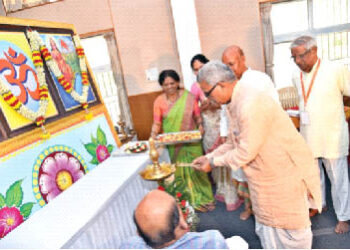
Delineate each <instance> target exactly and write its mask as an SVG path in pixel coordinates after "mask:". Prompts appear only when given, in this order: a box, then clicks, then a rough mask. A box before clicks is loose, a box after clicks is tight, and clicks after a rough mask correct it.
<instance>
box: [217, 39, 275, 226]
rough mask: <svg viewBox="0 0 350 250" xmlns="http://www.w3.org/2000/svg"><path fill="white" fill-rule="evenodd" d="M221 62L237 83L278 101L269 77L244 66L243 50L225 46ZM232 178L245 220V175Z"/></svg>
mask: <svg viewBox="0 0 350 250" xmlns="http://www.w3.org/2000/svg"><path fill="white" fill-rule="evenodd" d="M222 62H223V63H224V64H226V65H227V66H228V67H229V68H230V69H231V70H232V71H233V72H234V73H235V75H236V77H237V78H238V80H239V81H238V83H237V84H245V85H252V87H253V88H254V89H257V90H259V91H264V92H267V93H268V94H269V95H270V96H272V98H273V99H274V100H276V101H277V102H279V98H278V92H277V90H276V89H275V87H274V84H273V82H272V80H271V78H270V77H269V76H268V75H267V74H265V73H263V72H260V71H256V70H252V69H250V68H248V67H247V66H246V62H245V56H244V52H243V50H242V49H241V48H240V47H239V46H237V45H232V46H229V47H227V48H226V49H225V50H224V52H223V54H222ZM232 178H233V179H234V180H236V181H238V187H237V189H238V194H239V195H240V196H241V197H243V198H244V203H245V211H243V212H242V213H241V215H240V218H241V219H242V220H246V219H248V218H249V217H250V215H251V214H252V209H251V201H250V198H249V189H248V184H247V182H246V177H245V176H244V173H243V171H242V170H240V169H239V170H237V171H235V172H233V171H232Z"/></svg>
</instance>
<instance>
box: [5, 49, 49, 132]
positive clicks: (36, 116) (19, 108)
mask: <svg viewBox="0 0 350 250" xmlns="http://www.w3.org/2000/svg"><path fill="white" fill-rule="evenodd" d="M30 48H31V50H32V60H33V63H34V67H35V70H36V74H37V77H38V81H39V96H40V100H39V109H38V111H36V112H33V111H32V110H30V109H29V108H27V107H26V106H25V105H23V104H22V103H21V102H20V101H19V100H18V98H17V97H16V96H15V95H13V94H12V92H11V90H10V88H9V87H8V86H7V85H6V84H5V83H4V82H2V81H1V79H0V94H1V96H2V98H3V99H4V101H5V102H6V103H7V104H8V105H9V106H10V107H11V108H12V109H13V110H15V111H16V112H17V113H19V114H20V115H22V116H23V117H25V118H27V119H28V120H31V121H33V122H36V124H37V125H38V126H42V125H43V124H44V122H45V114H46V110H47V106H48V88H47V83H46V78H45V72H44V68H43V62H42V59H41V57H40V56H38V51H37V50H35V47H33V46H30ZM39 55H40V54H39Z"/></svg>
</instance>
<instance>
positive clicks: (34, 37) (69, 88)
mask: <svg viewBox="0 0 350 250" xmlns="http://www.w3.org/2000/svg"><path fill="white" fill-rule="evenodd" d="M27 35H28V37H29V40H30V41H31V42H33V43H34V44H38V45H39V48H40V53H41V55H42V56H43V58H44V60H45V62H46V64H47V66H48V67H49V69H50V70H51V72H52V73H53V74H54V76H55V77H56V78H57V80H58V82H59V83H60V85H61V86H62V87H63V89H64V90H65V91H66V92H67V93H68V94H70V95H71V97H72V98H73V99H74V100H75V101H77V102H79V103H80V104H81V105H82V107H83V108H84V109H85V110H87V108H88V103H87V97H88V91H89V79H88V74H87V67H86V63H85V53H84V49H83V48H82V46H81V44H80V39H79V36H77V35H75V36H73V40H74V43H75V47H76V52H77V55H78V58H79V66H80V71H81V79H82V84H83V91H82V94H81V95H79V94H78V93H77V92H76V91H75V89H74V86H73V84H72V83H71V82H69V81H67V79H66V78H65V76H64V75H63V74H62V72H61V70H60V69H59V67H58V65H57V63H56V62H55V61H54V60H52V56H51V53H50V51H49V50H48V49H47V48H46V46H45V44H44V42H43V40H42V39H41V37H40V35H39V33H38V32H37V31H27Z"/></svg>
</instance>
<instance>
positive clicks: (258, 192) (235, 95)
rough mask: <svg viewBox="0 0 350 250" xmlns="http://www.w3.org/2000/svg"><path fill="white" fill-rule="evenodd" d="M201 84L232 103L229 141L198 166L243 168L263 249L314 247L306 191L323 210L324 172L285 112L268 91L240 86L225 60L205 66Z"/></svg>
mask: <svg viewBox="0 0 350 250" xmlns="http://www.w3.org/2000/svg"><path fill="white" fill-rule="evenodd" d="M198 82H199V83H200V85H201V88H202V89H203V91H204V92H205V94H206V95H207V96H208V97H209V98H213V99H215V100H216V101H217V102H219V103H221V104H223V103H228V104H227V110H228V115H229V119H230V124H229V125H230V128H229V136H228V140H227V142H226V143H225V144H223V145H221V146H220V147H219V148H217V149H216V150H215V151H213V152H212V153H211V154H209V155H206V156H201V157H199V158H197V159H196V160H195V161H194V162H193V164H194V167H195V168H196V169H197V170H201V171H210V170H211V169H212V168H213V167H217V166H229V167H231V168H232V169H234V170H236V169H237V168H242V169H243V171H244V173H245V175H246V177H247V181H248V185H249V189H250V195H251V196H250V197H251V201H252V205H253V211H254V214H255V218H256V233H257V234H258V236H259V237H260V240H261V243H262V246H263V247H264V248H311V243H312V232H311V228H310V225H311V222H310V219H309V211H308V206H309V205H308V202H307V190H308V191H309V192H310V195H311V196H312V197H313V198H314V200H315V203H316V204H317V205H318V208H319V209H321V190H320V179H319V169H318V167H317V166H316V165H315V164H314V160H313V157H312V153H311V151H310V149H309V147H308V146H307V144H306V143H305V141H304V139H303V138H302V136H301V135H300V134H299V133H298V132H297V130H296V129H295V127H294V125H293V123H292V122H291V120H290V118H289V117H288V115H287V114H286V112H284V110H283V109H282V107H281V106H280V105H279V104H278V103H277V102H276V101H275V100H273V98H271V96H270V95H269V94H267V93H266V92H265V91H261V90H258V89H256V88H253V87H252V85H250V84H237V80H236V79H235V76H234V74H233V72H232V71H231V70H230V69H229V68H228V67H227V66H226V65H224V64H222V63H221V62H218V61H212V62H210V63H207V64H206V65H205V66H203V68H202V69H201V70H200V72H199V75H198Z"/></svg>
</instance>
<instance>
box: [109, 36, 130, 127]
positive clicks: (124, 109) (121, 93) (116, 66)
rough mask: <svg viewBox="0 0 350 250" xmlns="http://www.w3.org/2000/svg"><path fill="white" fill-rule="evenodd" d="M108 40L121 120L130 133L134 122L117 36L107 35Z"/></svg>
mask: <svg viewBox="0 0 350 250" xmlns="http://www.w3.org/2000/svg"><path fill="white" fill-rule="evenodd" d="M103 37H104V38H105V39H106V42H107V46H108V51H109V55H110V58H111V67H112V71H113V76H114V79H115V82H116V84H117V90H118V101H119V107H120V114H121V115H120V116H121V117H120V118H121V120H123V121H124V122H125V124H126V127H127V129H128V130H129V131H127V132H130V131H131V130H133V128H134V126H133V122H132V117H131V112H130V106H129V101H128V94H127V92H126V87H125V84H124V78H123V72H122V70H121V64H120V61H119V53H118V48H117V43H116V41H115V36H114V33H113V32H110V33H107V34H105V35H104V36H103Z"/></svg>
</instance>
